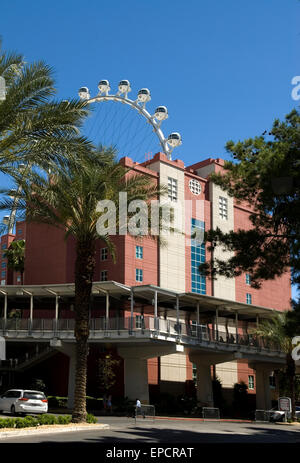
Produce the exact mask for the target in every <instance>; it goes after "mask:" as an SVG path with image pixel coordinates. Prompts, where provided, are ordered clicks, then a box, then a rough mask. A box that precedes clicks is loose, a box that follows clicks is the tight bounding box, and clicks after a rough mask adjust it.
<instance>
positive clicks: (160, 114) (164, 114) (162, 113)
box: [154, 106, 169, 121]
mask: <svg viewBox="0 0 300 463" xmlns="http://www.w3.org/2000/svg"><path fill="white" fill-rule="evenodd" d="M154 117H155V119H157V120H158V121H164V120H165V119H167V118H168V117H169V115H168V110H167V108H166V107H165V106H158V108H156V110H155V111H154Z"/></svg>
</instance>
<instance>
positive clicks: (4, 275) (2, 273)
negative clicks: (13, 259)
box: [1, 270, 6, 278]
mask: <svg viewBox="0 0 300 463" xmlns="http://www.w3.org/2000/svg"><path fill="white" fill-rule="evenodd" d="M5 277H6V271H5V270H2V272H1V278H5Z"/></svg>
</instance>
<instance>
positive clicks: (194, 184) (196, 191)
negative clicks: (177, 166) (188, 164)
mask: <svg viewBox="0 0 300 463" xmlns="http://www.w3.org/2000/svg"><path fill="white" fill-rule="evenodd" d="M189 188H190V191H191V192H192V193H193V195H197V196H198V195H200V193H201V183H200V182H198V180H195V179H194V178H193V179H191V180H190V181H189Z"/></svg>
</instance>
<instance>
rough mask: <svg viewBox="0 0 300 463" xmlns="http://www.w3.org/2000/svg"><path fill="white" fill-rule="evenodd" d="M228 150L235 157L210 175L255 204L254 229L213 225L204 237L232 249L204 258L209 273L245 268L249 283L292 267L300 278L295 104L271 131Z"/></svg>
mask: <svg viewBox="0 0 300 463" xmlns="http://www.w3.org/2000/svg"><path fill="white" fill-rule="evenodd" d="M226 148H227V151H228V152H229V153H230V154H231V155H232V157H233V160H232V161H228V162H226V163H225V166H224V168H225V171H224V172H222V173H214V174H212V175H211V180H212V181H213V182H214V183H215V184H217V185H219V186H220V187H221V188H222V189H223V190H225V191H227V192H228V194H229V195H230V196H233V197H234V198H235V199H236V201H237V202H238V203H239V202H243V201H245V202H247V203H248V204H249V203H250V205H251V206H252V208H253V213H251V214H250V215H249V219H250V221H251V224H252V228H251V229H250V230H236V231H231V232H230V233H223V232H222V230H220V229H216V230H209V231H208V232H207V233H206V234H205V240H206V241H207V242H208V243H209V244H210V249H211V250H213V249H214V247H216V246H222V247H223V248H225V249H226V250H229V251H233V255H232V257H231V258H229V259H228V260H226V261H225V260H222V259H216V258H214V257H212V260H211V261H208V262H206V263H205V264H202V265H201V267H200V270H201V271H202V272H204V273H205V274H206V275H208V276H212V277H214V276H216V275H218V274H219V275H224V276H226V277H233V276H237V275H241V274H242V273H243V272H247V273H249V274H250V275H251V285H252V286H253V287H256V288H258V287H260V285H261V282H262V281H263V280H269V279H273V278H275V277H276V276H280V275H282V274H283V273H284V272H286V271H288V270H289V269H290V268H292V272H293V282H294V283H295V284H299V283H300V258H299V256H300V253H299V251H300V241H299V236H300V219H299V218H300V156H299V153H300V114H299V112H298V111H296V110H293V111H292V112H291V113H290V114H288V115H287V116H286V119H285V121H284V122H280V121H279V120H275V122H274V124H273V127H272V129H271V131H270V132H268V133H267V134H263V135H261V136H258V137H255V138H249V139H248V140H245V141H239V142H237V143H234V142H233V141H229V142H228V143H227V145H226Z"/></svg>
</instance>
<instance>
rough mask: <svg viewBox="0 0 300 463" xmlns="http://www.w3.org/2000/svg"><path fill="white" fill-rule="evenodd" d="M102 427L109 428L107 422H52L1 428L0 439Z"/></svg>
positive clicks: (99, 428) (101, 428) (94, 429)
mask: <svg viewBox="0 0 300 463" xmlns="http://www.w3.org/2000/svg"><path fill="white" fill-rule="evenodd" d="M103 429H110V426H109V424H100V423H96V424H90V423H85V424H74V423H70V424H64V425H59V424H53V425H45V426H37V427H34V428H20V429H16V428H3V429H0V439H3V438H7V437H15V436H27V435H30V434H37V433H38V434H55V433H62V432H72V431H87V430H93V431H96V430H99V431H100V430H103Z"/></svg>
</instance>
